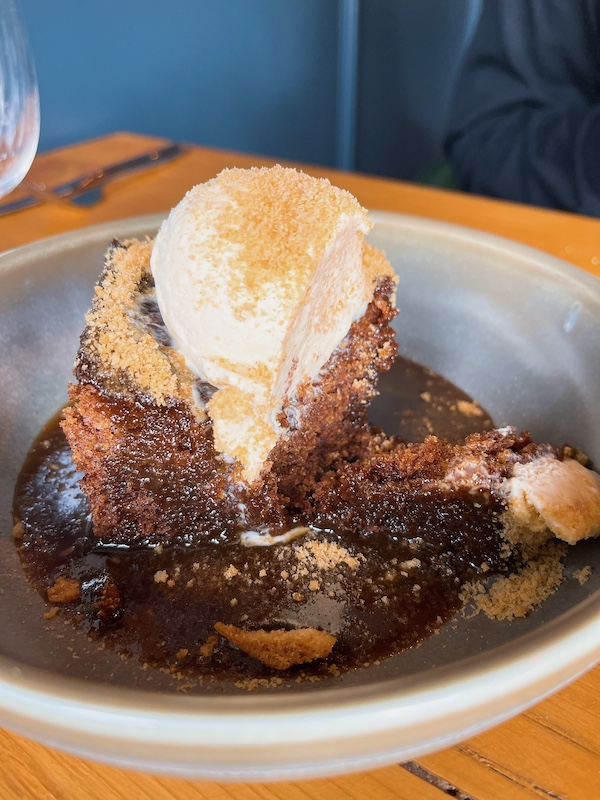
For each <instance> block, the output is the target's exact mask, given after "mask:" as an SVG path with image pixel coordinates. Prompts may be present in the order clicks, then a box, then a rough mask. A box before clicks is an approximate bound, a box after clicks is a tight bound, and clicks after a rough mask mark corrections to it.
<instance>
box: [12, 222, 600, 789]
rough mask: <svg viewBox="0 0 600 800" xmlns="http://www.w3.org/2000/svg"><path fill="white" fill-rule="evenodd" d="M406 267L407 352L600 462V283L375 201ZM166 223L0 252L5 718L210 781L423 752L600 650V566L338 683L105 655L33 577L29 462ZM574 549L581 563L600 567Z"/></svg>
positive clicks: (113, 756) (82, 750)
mask: <svg viewBox="0 0 600 800" xmlns="http://www.w3.org/2000/svg"><path fill="white" fill-rule="evenodd" d="M374 218H375V221H376V225H375V229H374V231H373V233H372V235H371V239H372V241H373V243H374V244H376V245H378V246H380V247H382V248H383V249H384V250H385V251H386V252H387V255H388V257H389V259H390V260H391V261H392V263H393V264H394V266H395V268H396V270H397V272H398V274H399V275H400V277H401V283H400V288H399V293H398V298H399V306H400V308H401V313H400V314H399V317H398V320H397V330H398V337H399V342H400V348H401V351H402V352H403V353H404V354H405V355H407V356H409V357H411V358H413V359H415V360H417V361H420V362H422V363H423V364H425V365H426V366H428V367H430V368H432V369H434V370H436V371H438V372H441V373H442V374H444V375H445V376H446V377H448V378H449V379H450V380H452V381H453V382H454V383H456V384H458V385H459V386H460V387H461V388H462V389H464V390H465V391H467V392H468V393H470V394H471V395H472V396H474V397H476V398H477V399H478V400H479V401H480V402H481V403H482V405H483V406H485V407H486V408H487V409H488V410H489V411H490V412H491V414H492V416H493V417H494V419H495V421H496V423H497V424H501V423H511V424H514V425H516V426H517V427H523V428H528V429H529V430H531V432H532V433H533V434H534V436H535V437H536V438H537V439H539V440H544V441H545V440H548V441H553V442H555V443H562V442H564V441H568V442H570V443H571V444H573V445H576V446H579V447H581V448H583V449H584V450H586V452H588V453H589V454H590V456H591V457H592V458H595V460H596V463H600V424H599V422H600V411H599V408H598V403H599V401H600V357H599V353H600V282H599V281H597V280H595V279H594V278H592V277H590V276H588V275H586V274H584V273H583V272H581V271H578V270H577V269H575V268H573V267H571V266H569V265H567V264H564V263H562V262H560V261H558V260H556V259H553V258H550V257H549V256H546V255H543V254H542V253H539V252H536V251H534V250H531V249H528V248H526V247H522V246H520V245H517V244H514V243H511V242H508V241H506V240H502V239H499V238H496V237H493V236H487V235H485V234H481V233H477V232H475V231H471V230H467V229H463V228H457V227H453V226H450V225H445V224H441V223H436V222H432V221H428V220H422V219H415V218H411V217H402V216H398V215H390V214H375V215H374ZM159 222H160V218H159V217H144V218H137V219H129V220H123V221H121V222H118V223H111V224H107V225H102V226H99V227H96V228H92V229H88V230H84V231H79V232H76V233H73V234H67V235H64V236H59V237H56V238H53V239H49V240H47V241H43V242H38V243H35V244H33V245H30V246H28V247H25V248H23V249H21V250H17V251H13V252H10V253H7V254H5V255H3V256H1V257H0V341H1V342H2V359H1V361H0V386H1V387H2V394H3V414H2V419H1V420H0V463H1V465H2V469H1V471H0V526H1V527H0V531H1V537H0V548H1V554H0V556H1V563H2V568H1V569H2V573H1V574H2V583H1V589H2V591H1V593H0V623H1V624H0V724H2V725H4V726H5V727H8V728H11V729H13V730H15V731H18V732H20V733H23V734H25V735H27V736H30V737H32V738H35V739H38V740H40V741H42V742H45V743H48V744H51V745H55V746H57V747H61V748H63V749H65V750H68V751H71V752H74V753H78V754H81V755H84V756H88V757H92V758H96V759H100V760H104V761H108V762H110V763H114V764H119V765H126V766H133V767H139V768H145V769H151V770H155V771H161V772H170V773H175V774H179V775H191V776H197V777H202V778H206V779H219V780H224V779H240V780H251V779H275V778H279V779H280V778H297V777H311V776H318V775H323V774H331V773H336V772H344V771H349V770H360V769H366V768H370V767H375V766H378V765H383V764H388V763H391V762H394V761H399V760H405V759H410V758H414V757H416V756H419V755H422V754H424V753H426V752H428V751H431V750H435V749H439V748H441V747H445V746H447V745H449V744H452V743H454V742H456V741H459V740H461V739H464V738H466V737H468V736H471V735H473V734H475V733H477V732H478V731H481V730H482V729H484V728H486V727H489V726H491V725H493V724H495V723H497V722H499V721H501V720H503V719H506V718H507V717H509V716H511V715H513V714H515V713H517V712H519V711H520V710H522V709H523V708H525V707H527V706H529V705H531V704H532V703H534V702H536V701H537V700H539V699H541V698H542V697H544V696H545V695H547V694H548V693H550V692H552V691H554V690H556V689H557V688H559V687H560V686H562V685H563V684H565V683H566V682H568V681H570V680H572V679H573V678H575V677H576V676H577V675H579V674H580V673H581V672H583V671H584V670H586V669H588V668H589V667H590V666H592V664H594V663H595V662H596V660H597V659H598V658H600V604H599V602H598V600H599V599H600V598H599V595H600V573H599V571H598V570H595V571H594V572H593V574H592V578H591V579H590V581H589V582H588V583H587V584H585V585H584V586H580V585H579V583H578V582H577V581H576V580H574V579H568V580H566V581H565V582H564V583H563V585H562V586H561V588H560V590H559V591H558V592H557V593H556V594H555V595H554V596H553V597H552V598H550V600H549V601H548V602H546V603H545V604H544V605H543V606H542V608H540V609H539V610H538V611H536V612H535V613H533V614H531V615H530V616H529V617H528V618H526V619H523V620H517V621H514V622H511V623H507V622H491V621H489V620H487V619H484V618H482V617H477V618H475V619H471V620H465V619H462V618H460V619H457V620H456V621H455V622H454V623H450V624H448V625H447V626H446V627H445V628H444V629H443V630H442V632H441V634H440V635H439V636H434V637H432V638H431V639H430V640H429V641H427V642H426V643H424V644H423V645H422V646H421V647H419V648H415V649H413V650H411V651H408V652H406V653H404V654H402V655H399V656H397V657H394V658H391V659H389V660H387V661H385V662H383V663H382V664H381V665H379V666H375V667H370V668H368V669H364V670H357V671H355V672H352V673H349V674H347V675H345V676H342V677H340V678H336V679H332V680H331V682H324V683H320V684H314V685H313V684H299V685H297V686H295V687H294V688H292V689H290V688H286V689H283V690H273V691H269V692H256V693H253V694H243V693H233V692H232V693H231V694H221V695H219V696H216V695H214V694H211V693H210V692H209V691H207V690H204V692H202V690H198V691H197V692H195V693H194V694H193V695H185V696H183V695H181V694H180V693H177V692H176V691H175V688H174V685H173V684H172V683H171V682H170V679H169V678H167V677H166V676H163V675H161V674H158V675H151V676H148V673H147V672H142V670H141V669H140V668H139V667H138V665H137V664H136V663H135V662H133V661H131V662H123V661H121V660H120V659H118V658H116V657H115V656H114V655H113V654H112V653H110V652H106V651H104V652H102V651H98V650H97V649H96V647H95V646H94V645H92V644H89V643H88V642H87V640H85V639H84V637H82V636H81V635H80V634H79V633H78V632H76V631H74V630H73V629H71V627H70V626H68V625H65V624H64V623H63V622H61V621H59V620H54V621H52V622H51V623H48V622H46V621H45V620H44V619H43V611H44V609H45V605H44V603H43V601H42V600H41V599H40V598H39V597H38V596H37V594H35V593H34V592H33V591H32V590H31V589H30V588H29V586H28V583H27V581H26V579H25V578H24V576H23V573H22V572H21V568H20V565H19V563H18V559H17V555H16V552H15V548H14V545H13V543H12V540H11V535H10V531H11V515H10V508H11V498H12V491H13V486H14V482H15V478H16V476H17V473H18V471H19V468H20V465H21V462H22V459H23V457H24V455H25V453H26V451H27V449H28V447H29V445H30V443H31V441H32V440H33V438H34V437H35V436H36V434H37V432H38V430H39V428H40V427H41V425H42V424H43V423H44V422H45V421H46V419H47V418H48V417H49V416H51V415H52V414H53V413H54V412H55V411H56V410H58V408H60V406H61V405H62V404H63V403H64V401H65V398H66V385H67V382H68V380H69V377H70V372H71V365H72V362H73V358H74V355H75V351H76V348H77V342H78V337H79V334H80V331H81V329H82V326H83V314H84V313H85V311H86V310H87V309H88V307H89V305H90V301H91V297H92V287H93V284H94V282H95V280H96V279H97V277H98V274H99V271H100V269H101V266H102V259H103V253H104V251H105V249H106V247H107V245H108V243H109V242H110V240H111V239H112V238H113V237H127V236H138V237H139V236H143V235H145V234H147V233H150V234H151V233H153V232H154V231H155V229H156V228H157V226H158V224H159ZM599 547H600V545H599V544H598V543H595V542H588V543H584V544H582V545H579V546H578V547H577V548H574V549H573V550H572V552H571V553H570V554H569V557H568V560H567V571H568V573H572V571H574V570H576V569H578V568H580V567H582V566H584V565H587V564H591V565H593V566H595V565H597V563H598V553H599Z"/></svg>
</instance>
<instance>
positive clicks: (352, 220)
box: [151, 166, 380, 482]
mask: <svg viewBox="0 0 600 800" xmlns="http://www.w3.org/2000/svg"><path fill="white" fill-rule="evenodd" d="M370 227H371V223H370V221H369V218H368V215H367V212H366V211H365V210H364V209H363V208H361V206H360V205H359V203H358V202H357V201H356V199H355V198H354V197H352V195H350V194H349V193H348V192H345V191H343V190H341V189H338V188H335V187H334V186H332V185H331V184H330V183H329V181H327V180H324V179H317V178H312V177H310V176H308V175H306V174H304V173H301V172H298V171H296V170H293V169H285V168H283V167H279V166H277V167H273V168H270V169H251V170H241V169H231V170H225V171H223V172H221V173H220V174H219V175H218V176H217V177H216V178H214V179H213V180H211V181H209V182H208V183H205V184H201V185H199V186H196V187H194V188H193V189H192V190H191V191H190V192H188V194H187V195H186V196H185V197H184V199H183V200H182V201H181V203H180V204H179V205H178V206H177V207H176V208H174V209H173V211H172V212H171V214H170V216H169V217H168V219H167V220H165V222H164V223H163V225H162V227H161V229H160V231H159V233H158V236H157V238H156V241H155V244H154V248H153V252H152V261H151V263H152V272H153V275H154V279H155V282H156V297H157V301H158V305H159V308H160V311H161V314H162V316H163V319H164V322H165V324H166V326H167V328H168V330H169V332H170V334H171V337H172V338H173V340H174V342H175V343H176V346H177V347H178V349H179V350H180V352H181V353H182V354H183V356H184V357H185V360H186V363H187V365H188V367H189V368H190V369H191V370H192V371H193V372H194V373H195V374H196V375H198V376H199V377H200V378H201V379H202V380H205V381H207V382H208V383H210V384H212V385H213V386H215V387H217V389H218V391H217V392H215V394H214V395H213V396H212V398H211V400H210V402H209V405H208V411H209V414H210V416H211V418H212V422H213V430H214V438H215V445H216V447H217V449H218V450H220V451H222V452H224V453H225V454H226V455H228V456H231V457H232V458H236V459H238V460H239V461H240V462H241V463H242V465H243V468H244V477H245V479H246V480H248V481H249V482H251V481H253V480H254V479H255V478H257V477H258V475H259V474H260V473H261V470H262V469H263V465H264V464H265V461H266V459H267V457H268V454H269V452H270V451H271V449H272V448H273V446H274V445H275V444H276V442H277V440H278V438H279V436H280V435H281V433H282V430H281V428H280V426H279V423H278V421H277V416H278V414H279V412H280V411H281V409H282V408H283V407H284V406H286V405H288V404H290V403H293V402H294V398H295V395H296V391H297V389H298V387H299V386H300V384H301V383H302V382H303V381H305V380H307V379H309V380H313V379H314V378H315V377H316V376H317V375H318V373H319V371H320V369H321V368H322V367H323V365H324V364H325V363H326V361H327V360H328V359H329V357H330V355H331V354H332V352H333V351H334V350H335V348H336V347H337V346H338V345H339V344H340V342H341V341H342V340H343V339H344V337H345V336H346V334H347V333H348V331H349V329H350V326H351V324H352V322H353V321H354V320H356V319H357V318H358V317H360V316H361V315H362V314H363V313H364V311H365V309H366V306H367V304H368V303H369V301H370V300H371V299H372V297H373V293H374V289H375V284H376V282H377V278H378V277H380V275H376V274H373V270H372V268H371V267H370V264H371V263H372V262H370V261H369V260H365V261H364V262H363V243H364V234H365V233H366V232H367V231H368V230H369V228H370ZM379 266H380V265H379Z"/></svg>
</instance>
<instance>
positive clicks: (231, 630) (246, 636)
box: [215, 622, 337, 670]
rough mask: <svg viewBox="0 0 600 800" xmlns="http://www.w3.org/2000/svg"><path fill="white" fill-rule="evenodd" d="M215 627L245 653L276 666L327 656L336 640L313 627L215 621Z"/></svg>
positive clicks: (285, 665) (300, 662)
mask: <svg viewBox="0 0 600 800" xmlns="http://www.w3.org/2000/svg"><path fill="white" fill-rule="evenodd" d="M215 630H216V631H217V632H218V633H220V634H221V636H223V637H225V639H227V640H228V641H230V642H231V643H232V644H234V645H235V646H236V647H239V649H240V650H243V651H244V652H245V653H248V655H249V656H252V657H253V658H256V659H257V660H258V661H262V663H263V664H266V665H267V666H269V667H272V668H273V669H280V670H284V669H289V668H290V667H292V666H293V665H294V664H306V663H308V662H309V661H316V660H317V659H320V658H327V656H328V655H329V654H330V653H331V651H332V649H333V646H334V645H335V643H336V641H337V639H336V637H335V636H332V635H331V634H330V633H327V632H326V631H320V630H317V629H316V628H297V629H294V630H289V631H288V630H283V629H281V630H275V631H265V630H263V629H262V628H261V629H260V630H245V629H244V628H238V627H236V626H235V625H225V624H224V623H223V622H217V623H216V624H215Z"/></svg>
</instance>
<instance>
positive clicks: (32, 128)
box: [0, 0, 40, 197]
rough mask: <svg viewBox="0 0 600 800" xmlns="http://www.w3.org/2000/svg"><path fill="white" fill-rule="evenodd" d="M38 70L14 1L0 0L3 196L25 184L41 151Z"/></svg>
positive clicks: (0, 184) (0, 190)
mask: <svg viewBox="0 0 600 800" xmlns="http://www.w3.org/2000/svg"><path fill="white" fill-rule="evenodd" d="M39 135H40V102H39V94H38V86H37V79H36V75H35V67H34V64H33V59H32V58H31V53H30V52H29V47H28V44H27V37H26V35H25V30H24V28H23V25H22V23H21V20H20V18H19V13H18V10H17V6H16V4H15V2H14V0H0V197H3V196H4V195H6V194H8V193H9V192H11V191H12V190H13V189H14V188H15V187H16V186H18V185H19V183H21V181H22V180H23V178H24V177H25V175H26V174H27V172H28V170H29V167H30V166H31V163H32V161H33V159H34V156H35V154H36V151H37V147H38V141H39Z"/></svg>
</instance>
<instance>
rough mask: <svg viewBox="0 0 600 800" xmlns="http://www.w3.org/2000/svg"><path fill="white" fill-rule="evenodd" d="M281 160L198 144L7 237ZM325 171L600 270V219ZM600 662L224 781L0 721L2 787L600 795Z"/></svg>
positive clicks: (108, 792) (163, 797)
mask: <svg viewBox="0 0 600 800" xmlns="http://www.w3.org/2000/svg"><path fill="white" fill-rule="evenodd" d="M160 143H162V140H159V139H154V138H149V137H143V136H139V135H134V134H124V133H119V134H114V135H111V136H106V137H103V138H101V139H99V140H96V141H92V142H86V143H83V144H78V145H74V146H71V147H67V148H63V149H60V150H57V151H55V152H52V153H46V154H44V155H41V156H39V157H38V159H37V160H36V162H35V164H34V166H33V167H32V170H31V174H30V177H31V178H34V179H36V180H40V181H45V182H47V183H48V184H50V185H52V184H53V183H59V182H61V181H64V180H67V179H69V178H70V177H75V176H76V175H78V174H79V173H81V172H82V171H85V170H87V169H92V168H94V167H97V166H98V165H100V164H105V163H107V162H111V161H114V160H119V159H123V158H127V157H129V156H133V155H137V154H139V153H140V152H143V151H144V150H145V149H147V148H150V147H154V146H156V145H157V144H160ZM271 163H273V162H272V161H270V160H269V159H266V158H262V157H252V156H247V155H239V154H236V153H230V152H224V151H219V150H212V149H208V148H201V147H191V148H190V150H189V152H187V153H186V154H185V155H184V156H182V157H181V158H179V159H178V160H177V161H175V162H173V163H171V164H168V165H164V166H160V167H156V168H154V169H153V170H150V171H147V172H145V173H142V174H139V175H133V176H131V175H130V176H127V177H124V178H121V179H118V180H115V181H114V182H113V183H111V184H110V185H109V186H108V188H107V189H106V192H105V197H104V199H103V200H102V202H100V204H98V205H96V206H94V207H93V208H90V209H85V210H83V209H81V208H75V207H69V206H66V205H58V204H45V205H43V206H38V207H36V208H32V209H29V210H27V211H22V212H19V213H17V214H12V215H10V216H6V217H0V251H1V250H6V249H9V248H11V247H17V246H19V245H23V244H26V243H28V242H31V241H33V240H35V239H40V238H43V237H46V236H51V235H53V234H56V233H60V232H62V231H68V230H73V229H75V228H81V227H85V226H88V225H94V224H96V223H99V222H104V221H107V220H113V219H114V220H116V219H120V218H123V217H128V216H137V215H139V214H147V213H154V212H163V211H164V212H167V211H168V210H169V209H170V208H171V207H172V206H174V205H175V204H176V203H177V202H178V201H179V200H180V199H181V197H182V196H183V194H184V193H185V191H186V190H187V189H189V188H190V187H191V186H192V185H194V184H196V183H200V182H202V181H204V180H207V179H208V178H210V177H212V176H214V175H215V174H216V173H217V172H218V171H219V170H221V169H222V168H223V167H231V166H242V167H245V166H250V165H262V164H271ZM306 169H307V171H310V172H312V173H313V174H316V175H326V176H328V177H330V178H331V179H332V180H333V182H334V183H336V184H337V185H339V186H342V187H344V188H346V189H348V190H349V191H351V192H352V193H353V194H354V195H356V197H357V198H358V199H359V200H360V202H361V203H362V204H363V205H364V206H367V207H368V208H372V209H386V210H391V211H399V212H403V213H408V214H416V215H420V216H424V217H433V218H436V219H441V220H446V221H449V222H454V223H459V224H462V225H468V226H470V227H473V228H479V229H481V230H485V231H490V232H492V233H495V234H500V235H502V236H506V237H508V238H510V239H514V240H517V241H519V242H523V243H524V244H528V245H531V246H533V247H537V248H539V249H540V250H544V251H546V252H548V253H551V254H552V255H555V256H558V257H560V258H562V259H564V260H566V261H569V262H571V263H572V264H575V265H577V266H578V267H581V268H582V269H585V270H587V271H588V272H591V273H592V274H595V275H596V276H598V277H600V220H595V219H590V218H587V217H581V216H577V215H574V214H564V213H559V212H552V211H546V210H542V209H538V208H529V207H525V206H520V205H516V204H512V203H504V202H498V201H495V200H488V199H483V198H480V197H474V196H469V195H462V194H458V193H455V192H448V191H443V190H437V189H431V188H424V187H420V186H414V185H412V184H408V183H401V182H398V181H392V180H387V179H382V178H373V177H368V176H364V175H355V174H348V173H342V172H335V171H334V170H330V169H322V168H313V167H309V168H306ZM599 694H600V666H598V667H596V668H595V669H594V670H592V671H591V672H589V673H588V674H587V675H585V676H584V677H583V678H580V679H579V680H578V681H577V682H575V683H574V684H572V685H571V686H569V687H568V688H566V689H564V690H563V691H561V692H559V693H558V694H556V695H555V696H553V697H551V698H549V699H548V700H545V701H544V702H542V703H540V704H539V705H537V706H535V707H534V708H532V709H530V710H529V711H526V712H525V713H523V714H521V715H520V716H519V717H516V718H515V719H513V720H511V721H509V722H506V723H504V724H503V725H500V726H499V727H497V728H495V729H493V730H491V731H488V732H487V733H484V734H482V735H480V736H477V737H475V738H473V739H470V740H468V741H466V742H464V743H462V744H460V745H457V746H456V747H452V748H450V749H448V750H444V751H442V752H439V753H436V754H435V755H430V756H427V757H424V758H422V759H419V762H418V764H415V763H412V764H408V765H397V766H391V767H387V768H385V769H378V770H375V771H372V772H367V773H361V774H358V775H351V776H345V777H340V778H332V779H328V780H314V781H302V782H289V783H270V784H266V783H264V784H216V783H208V782H203V781H188V780H178V779H174V778H162V777H154V776H150V775H144V774H138V773H134V772H127V771H124V770H121V769H116V768H113V767H106V766H102V765H98V764H95V763H92V762H89V761H84V760H82V759H79V758H75V757H73V756H70V755H65V754H63V753H60V752H57V751H54V750H51V749H49V748H47V747H44V746H42V745H39V744H37V743H34V742H31V741H28V740H26V739H24V738H22V737H20V736H16V735H14V734H12V733H9V732H8V731H2V730H0V753H1V755H0V798H2V799H3V800H22V799H23V798H33V799H34V800H45V798H48V799H50V798H60V800H80V799H81V800H84V799H85V800H96V799H97V800H125V798H127V800H201V799H204V798H205V799H206V800H208V799H209V798H210V800H217V798H219V799H220V800H221V799H222V800H336V799H337V798H339V800H342V798H356V800H359V798H364V797H370V798H373V800H395V799H396V798H398V799H400V798H410V800H414V799H416V800H420V799H421V798H422V799H423V800H445V798H448V796H451V797H465V796H466V797H468V798H476V799H477V800H492V799H494V800H513V798H514V800H525V798H529V799H531V800H533V799H534V798H537V800H539V798H557V797H558V798H569V799H570V800H571V799H572V800H578V799H580V800H592V799H593V798H598V797H600V699H599Z"/></svg>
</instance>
